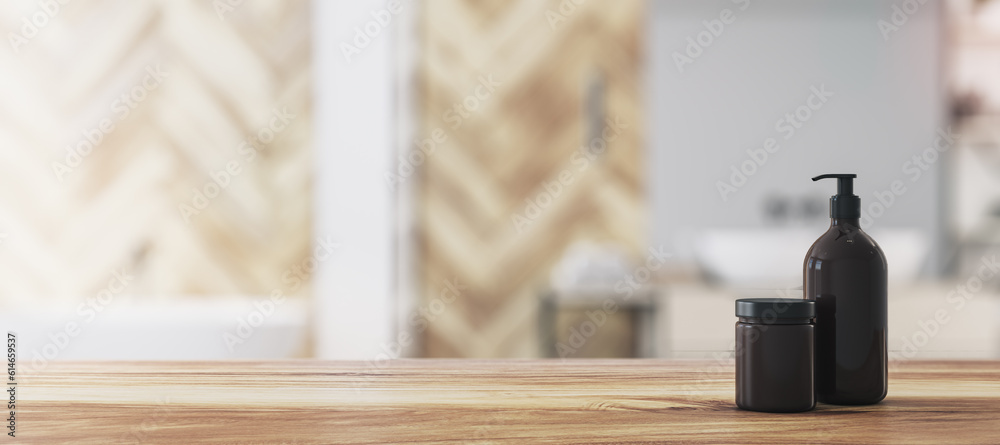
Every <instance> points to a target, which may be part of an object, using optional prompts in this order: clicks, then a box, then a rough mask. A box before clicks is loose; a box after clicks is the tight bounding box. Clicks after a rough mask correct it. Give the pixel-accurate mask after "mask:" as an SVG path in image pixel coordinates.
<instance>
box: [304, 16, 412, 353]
mask: <svg viewBox="0 0 1000 445" xmlns="http://www.w3.org/2000/svg"><path fill="white" fill-rule="evenodd" d="M313 7H314V11H313V17H314V20H315V22H314V25H313V28H314V42H313V45H314V46H313V48H314V54H313V55H314V66H315V69H316V72H315V79H314V82H315V89H316V104H315V106H316V123H315V128H316V135H315V138H316V140H315V143H316V160H317V162H316V189H315V190H316V205H315V211H316V226H315V231H316V235H318V236H325V235H331V236H332V237H333V238H334V239H335V240H337V241H339V242H340V249H339V250H338V252H337V254H336V255H335V258H334V259H333V260H332V261H328V262H326V263H324V264H323V265H322V266H321V269H320V271H319V273H318V274H317V275H316V308H315V313H314V319H313V320H314V323H315V327H316V331H315V333H316V352H317V356H318V357H320V358H333V359H359V360H367V359H373V358H374V357H375V355H376V354H378V353H379V352H380V351H381V345H383V344H386V343H387V342H388V341H389V340H390V337H391V336H392V332H393V329H392V326H393V322H394V321H393V319H392V316H391V314H392V310H393V297H392V295H393V289H394V287H395V285H394V282H395V278H394V277H395V276H394V273H395V272H394V261H395V260H394V258H395V256H394V255H393V249H394V246H393V234H394V229H395V226H394V223H393V206H394V199H393V194H392V192H391V190H390V188H389V187H388V186H387V185H386V183H385V180H384V176H385V173H386V172H388V171H391V170H390V169H392V168H393V157H394V156H393V148H394V141H395V137H396V135H395V131H396V127H395V125H394V122H395V120H394V117H395V110H396V106H395V102H394V101H395V99H394V95H393V92H394V88H393V86H394V82H395V74H394V72H395V71H394V62H393V52H392V46H393V45H392V43H393V36H394V33H395V32H396V29H395V28H396V25H397V24H398V22H399V18H400V17H399V15H397V14H392V13H389V14H390V15H389V16H390V17H391V18H390V21H389V22H388V24H387V25H386V26H384V27H382V26H380V30H379V31H378V32H377V33H374V36H373V37H371V38H370V42H369V43H367V44H366V46H364V47H360V46H357V48H358V49H359V51H360V53H359V54H356V55H353V56H352V57H351V60H350V61H348V60H347V59H346V58H345V56H344V54H343V52H342V46H341V44H343V43H347V44H352V45H353V44H354V42H353V40H354V37H355V32H356V31H355V27H360V28H362V29H363V28H364V27H365V26H371V25H368V23H369V22H372V21H373V20H374V17H373V15H372V13H373V11H374V12H376V14H381V13H380V12H379V11H384V10H386V7H387V2H385V1H373V0H366V1H320V0H317V1H315V2H313ZM404 7H412V4H410V2H405V3H404ZM381 15H382V17H383V18H384V17H385V15H384V14H381ZM371 29H373V30H374V29H375V26H371Z"/></svg>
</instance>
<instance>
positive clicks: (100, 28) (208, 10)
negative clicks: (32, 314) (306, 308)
mask: <svg viewBox="0 0 1000 445" xmlns="http://www.w3.org/2000/svg"><path fill="white" fill-rule="evenodd" d="M217 3H225V2H217ZM52 5H56V6H57V7H55V8H54V7H53V6H52ZM29 22H31V23H30V25H37V26H34V27H33V26H29ZM309 28H310V26H309V2H308V1H306V0H294V1H254V0H249V1H246V2H243V4H241V5H239V6H235V7H233V8H232V9H231V10H216V9H215V8H213V2H209V1H197V0H170V1H166V0H159V1H157V0H144V1H126V0H114V1H112V0H107V1H97V0H94V1H90V0H77V1H73V2H67V3H66V4H65V5H58V3H57V2H54V1H53V2H36V1H15V2H11V1H5V2H3V3H2V4H0V31H2V34H3V35H4V36H6V37H7V38H5V40H4V41H5V43H6V44H5V45H3V46H2V47H0V232H2V233H3V234H4V238H3V240H2V244H0V271H2V279H0V298H2V300H4V301H15V300H29V299H30V300H36V299H39V298H78V297H79V296H81V295H92V294H93V293H94V292H96V291H98V290H99V289H102V288H104V287H105V286H107V283H108V279H109V278H110V277H111V276H112V273H113V272H112V271H113V270H116V269H124V270H127V271H128V272H129V273H131V274H132V275H133V276H134V279H133V280H132V281H131V282H130V283H129V287H128V289H127V290H126V292H127V293H132V294H136V295H142V296H144V297H145V296H156V295H178V294H212V295H219V294H240V295H261V294H266V293H269V292H270V291H271V290H272V289H277V288H281V289H285V288H286V286H285V284H284V283H282V281H281V275H282V273H283V271H284V270H286V269H287V268H288V267H289V266H291V265H292V264H293V263H296V262H299V261H301V260H302V259H303V258H305V257H306V256H307V255H308V253H309V251H310V249H309V246H310V244H311V240H310V238H311V236H310V230H311V223H310V221H311V215H312V210H311V202H312V198H311V196H312V191H311V180H312V174H311V167H310V163H311V160H312V153H311V126H312V117H311V110H310V107H311V58H310V49H309V48H310V43H309V36H310V32H309ZM105 130H106V131H105ZM250 138H252V139H250ZM88 139H89V141H88ZM247 141H249V144H250V145H253V144H256V150H255V151H254V150H251V149H250V148H249V146H250V145H246V146H243V147H242V149H241V145H240V144H241V142H247ZM88 142H90V144H89V145H88ZM89 146H92V148H88V147H89ZM67 147H70V148H67ZM69 150H72V151H74V152H75V154H69V153H68V151H69ZM254 153H255V154H254ZM227 166H229V167H232V168H231V170H230V172H228V173H220V172H225V171H226V169H227ZM213 173H214V177H215V179H213ZM213 183H214V184H215V185H211V184H213ZM196 190H197V191H200V192H201V193H204V194H205V195H206V197H204V198H196ZM216 192H217V193H216ZM209 195H210V196H209ZM183 205H188V206H190V207H189V208H187V210H186V211H185V209H184V207H183ZM192 210H193V211H192ZM307 291H308V289H306V288H300V289H298V290H297V292H295V293H298V294H303V293H305V292H307Z"/></svg>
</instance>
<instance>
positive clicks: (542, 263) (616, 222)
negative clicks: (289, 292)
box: [417, 0, 645, 357]
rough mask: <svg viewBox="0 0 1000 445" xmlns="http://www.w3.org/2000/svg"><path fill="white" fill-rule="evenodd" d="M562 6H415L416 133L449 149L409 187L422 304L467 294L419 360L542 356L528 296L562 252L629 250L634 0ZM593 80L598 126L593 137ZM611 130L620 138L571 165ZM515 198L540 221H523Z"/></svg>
mask: <svg viewBox="0 0 1000 445" xmlns="http://www.w3.org/2000/svg"><path fill="white" fill-rule="evenodd" d="M561 4H568V5H570V6H572V7H569V8H568V7H566V6H565V5H564V6H563V9H560V5H561ZM573 5H575V3H574V2H570V1H562V2H560V1H543V2H539V1H535V0H516V1H489V2H474V1H464V0H438V1H429V2H422V3H421V8H422V10H421V12H420V20H419V23H420V26H419V28H420V39H421V45H420V46H421V47H422V50H423V56H422V58H421V62H420V64H419V67H418V69H417V71H418V85H419V99H418V102H419V111H420V116H421V117H420V122H419V125H418V129H419V132H420V133H421V134H423V135H430V134H432V132H433V131H434V130H435V129H442V130H443V131H444V133H445V134H446V135H447V137H448V139H447V140H446V141H445V142H444V143H443V144H440V146H439V147H438V148H437V150H436V151H435V152H434V154H433V155H431V156H429V157H428V159H427V161H426V162H425V163H424V164H423V165H422V166H421V171H420V175H419V178H420V184H419V187H420V191H419V193H418V195H419V200H418V201H419V203H418V222H419V223H418V225H419V227H418V233H419V246H420V254H419V256H420V261H418V262H417V263H418V264H419V267H420V268H421V270H420V272H419V276H420V277H421V282H422V284H421V286H422V291H421V292H422V295H423V296H424V297H423V298H424V300H423V302H422V304H425V305H427V304H430V303H431V302H432V301H433V300H434V299H435V298H438V296H439V295H440V293H441V290H442V289H443V288H444V287H445V286H446V284H445V283H446V282H447V281H449V280H454V279H456V278H457V281H458V282H459V283H460V284H461V285H463V286H465V289H464V290H462V294H461V296H460V297H459V298H457V299H456V300H455V301H454V302H452V303H450V304H449V306H448V308H447V310H445V311H443V312H442V313H441V314H440V315H439V316H437V317H435V319H434V320H433V321H431V322H429V323H428V325H427V326H428V327H427V329H426V331H424V336H423V351H422V353H423V355H425V356H430V357H530V356H536V355H538V354H539V345H538V333H537V328H536V323H537V317H538V314H537V303H538V301H537V299H538V294H539V292H540V291H541V290H542V289H544V286H545V283H546V280H547V278H548V271H549V269H550V267H551V266H552V264H554V263H555V262H556V261H557V260H558V259H559V258H560V257H561V255H562V254H563V252H564V250H565V249H566V247H567V246H568V245H569V244H570V243H572V242H574V241H576V240H594V241H617V242H620V243H622V244H623V245H625V246H627V247H628V248H630V249H632V250H633V251H638V250H639V248H640V245H641V243H642V238H643V234H644V233H645V228H644V227H643V221H644V217H643V208H644V206H643V202H642V199H643V198H642V195H643V194H642V181H643V179H642V176H643V175H642V163H641V160H642V153H641V144H640V142H641V135H642V132H643V130H642V129H643V122H642V113H641V108H642V106H641V102H640V97H639V94H640V89H639V88H640V78H639V74H640V57H639V55H640V52H641V51H640V45H639V43H640V40H641V36H642V33H643V31H642V14H643V12H642V2H641V1H638V0H627V1H616V2H605V1H590V2H583V4H582V5H576V6H573ZM490 79H492V81H491V80H490ZM594 79H602V80H600V81H599V82H597V84H598V85H603V88H601V89H599V91H601V90H603V93H600V94H598V97H599V98H600V100H601V101H603V106H602V107H597V110H598V111H600V113H602V115H603V116H604V117H605V118H606V119H601V118H600V116H598V119H597V120H596V122H597V123H596V124H595V123H593V122H594V121H595V119H593V118H592V117H590V116H589V112H588V110H594V109H595V108H594V107H593V106H588V103H590V102H591V100H590V98H591V97H592V95H591V94H590V93H588V91H592V90H593V89H594V87H593V85H594V84H595V81H594ZM486 84H489V85H490V88H485V87H484V88H478V87H479V86H481V85H486ZM477 88H478V89H477ZM489 91H492V92H490V93H489V94H487V92H489ZM483 96H488V97H485V98H484V97H483ZM456 107H459V108H457V109H456ZM457 116H461V118H459V117H457ZM606 121H611V122H613V123H614V124H613V125H612V126H614V127H615V130H614V131H613V133H614V134H613V136H616V137H614V138H613V140H610V139H611V138H609V141H607V143H606V144H607V149H606V151H604V153H603V154H601V155H599V156H596V157H595V158H594V159H591V158H590V157H581V156H582V155H581V147H583V146H590V140H591V138H592V137H594V136H595V135H596V136H598V137H599V136H600V133H601V130H602V128H600V127H603V126H604V125H605V122H606ZM615 122H617V123H615ZM594 125H597V126H598V128H596V130H595V128H593V126H594ZM595 131H596V132H595ZM425 137H426V136H425ZM596 148H597V149H599V148H600V147H599V146H597V147H596ZM588 153H591V152H588ZM561 176H562V177H566V178H568V180H567V181H566V184H567V185H565V186H563V187H562V188H561V189H558V188H556V187H555V186H553V185H552V184H553V183H557V182H559V180H560V177H561ZM547 184H548V188H546V185H547ZM544 195H547V196H549V197H550V198H551V199H549V200H546V199H545V196H544ZM526 199H528V200H530V201H531V202H535V203H536V204H537V205H538V206H539V209H538V210H539V211H537V212H530V215H529V214H528V212H529V210H528V207H529V204H528V202H526V201H525V200H526ZM520 217H524V218H526V219H527V222H525V219H521V218H520Z"/></svg>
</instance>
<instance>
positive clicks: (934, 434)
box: [5, 360, 1000, 444]
mask: <svg viewBox="0 0 1000 445" xmlns="http://www.w3.org/2000/svg"><path fill="white" fill-rule="evenodd" d="M19 389H20V391H19V404H18V417H17V419H18V423H17V431H18V436H17V438H16V439H15V440H7V441H5V443H44V444H52V443H74V444H108V443H178V444H222V443H225V444H280V443H284V444H321V443H323V444H325V443H338V444H339V443H406V442H418V443H666V442H684V443H762V444H777V443H794V444H801V443H844V444H848V443H849V444H859V443H905V444H924V443H926V444H937V443H982V444H985V443H998V442H1000V362H982V361H979V362H904V363H898V364H895V366H893V369H892V371H891V372H890V383H889V395H888V397H886V399H885V400H884V401H883V402H882V403H880V404H878V405H873V406H856V407H843V406H830V405H824V404H820V405H819V406H818V407H817V409H816V410H814V411H811V412H806V413H798V414H765V413H756V412H748V411H742V410H739V409H737V408H736V406H735V405H734V403H733V391H734V384H733V366H732V363H731V362H729V361H724V362H713V361H663V360H579V361H566V362H560V361H558V360H554V361H515V360H505V361H467V360H461V361H460V360H398V361H393V362H388V363H382V364H379V365H378V366H375V365H373V364H370V363H362V362H324V361H278V362H127V363H122V362H114V363H110V362H108V363H100V362H63V363H50V364H49V366H48V367H47V368H46V369H45V370H44V371H43V372H42V373H40V374H36V375H32V376H25V377H24V378H23V379H22V381H21V382H20V384H19ZM7 439H10V438H9V437H8V438H7Z"/></svg>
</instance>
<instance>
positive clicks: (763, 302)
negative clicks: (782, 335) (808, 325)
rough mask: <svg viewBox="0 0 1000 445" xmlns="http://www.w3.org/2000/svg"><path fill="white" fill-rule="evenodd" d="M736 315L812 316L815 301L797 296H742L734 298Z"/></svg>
mask: <svg viewBox="0 0 1000 445" xmlns="http://www.w3.org/2000/svg"><path fill="white" fill-rule="evenodd" d="M736 316H737V317H745V318H765V319H787V318H813V317H815V316H816V302H814V301H812V300H805V299H799V298H743V299H740V300H736Z"/></svg>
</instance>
